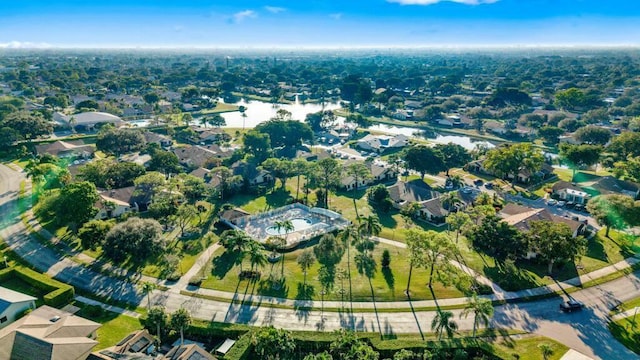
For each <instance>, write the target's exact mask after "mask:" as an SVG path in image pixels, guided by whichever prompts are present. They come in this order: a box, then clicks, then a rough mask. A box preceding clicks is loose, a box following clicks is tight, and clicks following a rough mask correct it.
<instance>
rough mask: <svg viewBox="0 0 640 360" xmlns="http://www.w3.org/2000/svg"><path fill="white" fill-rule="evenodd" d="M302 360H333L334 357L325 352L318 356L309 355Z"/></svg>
mask: <svg viewBox="0 0 640 360" xmlns="http://www.w3.org/2000/svg"><path fill="white" fill-rule="evenodd" d="M302 360H333V356H331V354H329V353H328V352H327V351H326V350H325V351H323V352H321V353H317V354H307V355H306V356H305V357H304V358H302Z"/></svg>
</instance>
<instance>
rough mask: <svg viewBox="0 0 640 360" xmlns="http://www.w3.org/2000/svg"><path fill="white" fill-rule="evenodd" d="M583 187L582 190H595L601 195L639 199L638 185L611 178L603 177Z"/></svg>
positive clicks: (639, 186)
mask: <svg viewBox="0 0 640 360" xmlns="http://www.w3.org/2000/svg"><path fill="white" fill-rule="evenodd" d="M585 185H586V186H585V187H583V190H595V192H597V193H599V194H602V195H607V194H622V195H627V196H630V197H632V198H633V199H634V200H638V199H639V198H640V184H636V183H634V182H631V181H624V180H620V179H616V178H614V177H613V176H603V177H601V178H599V179H598V180H596V181H593V182H589V183H585Z"/></svg>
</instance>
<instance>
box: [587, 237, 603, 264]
mask: <svg viewBox="0 0 640 360" xmlns="http://www.w3.org/2000/svg"><path fill="white" fill-rule="evenodd" d="M584 255H585V256H587V257H590V258H593V259H598V260H600V261H604V262H609V256H607V252H606V251H605V249H604V245H603V244H602V239H600V236H598V235H596V236H594V237H593V238H591V239H589V241H588V243H587V251H586V252H585V254H584Z"/></svg>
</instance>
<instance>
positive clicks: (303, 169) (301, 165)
mask: <svg viewBox="0 0 640 360" xmlns="http://www.w3.org/2000/svg"><path fill="white" fill-rule="evenodd" d="M291 167H292V169H291V170H292V176H296V177H297V178H298V182H297V185H296V201H297V200H298V194H299V192H300V176H302V175H305V174H306V173H307V171H308V169H309V163H308V162H307V160H305V159H295V160H293V164H292V166H291Z"/></svg>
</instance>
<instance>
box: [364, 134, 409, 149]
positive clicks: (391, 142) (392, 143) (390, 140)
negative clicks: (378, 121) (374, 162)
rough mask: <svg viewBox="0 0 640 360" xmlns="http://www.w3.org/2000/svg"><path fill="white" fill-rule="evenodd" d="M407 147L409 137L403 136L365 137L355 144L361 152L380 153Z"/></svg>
mask: <svg viewBox="0 0 640 360" xmlns="http://www.w3.org/2000/svg"><path fill="white" fill-rule="evenodd" d="M407 145H409V137H407V136H405V135H395V136H390V135H367V136H365V137H363V138H362V139H360V140H358V141H357V142H356V146H357V147H359V148H360V149H363V150H368V151H375V152H377V153H382V152H384V151H386V150H389V149H402V148H404V147H405V146H407Z"/></svg>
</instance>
